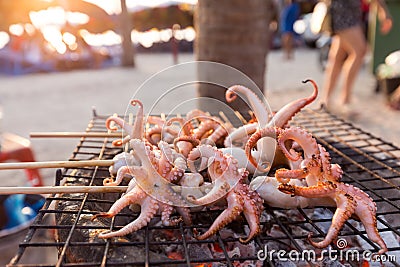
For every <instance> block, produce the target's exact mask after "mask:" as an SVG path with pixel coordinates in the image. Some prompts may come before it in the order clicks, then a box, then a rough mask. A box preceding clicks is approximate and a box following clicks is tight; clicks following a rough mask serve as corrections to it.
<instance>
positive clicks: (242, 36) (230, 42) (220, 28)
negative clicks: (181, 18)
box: [195, 0, 273, 117]
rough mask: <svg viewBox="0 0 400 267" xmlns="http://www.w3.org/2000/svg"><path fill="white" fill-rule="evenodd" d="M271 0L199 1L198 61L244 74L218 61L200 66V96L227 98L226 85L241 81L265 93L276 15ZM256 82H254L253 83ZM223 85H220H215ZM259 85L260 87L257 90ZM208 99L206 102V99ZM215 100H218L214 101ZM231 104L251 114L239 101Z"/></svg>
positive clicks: (213, 108) (210, 108) (209, 108)
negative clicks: (273, 23) (271, 19)
mask: <svg viewBox="0 0 400 267" xmlns="http://www.w3.org/2000/svg"><path fill="white" fill-rule="evenodd" d="M271 7H272V5H271V0H248V1H243V0H218V1H216V0H200V1H198V4H197V10H196V13H195V27H196V41H195V52H196V59H197V60H198V61H211V62H218V63H222V64H226V65H228V66H230V67H233V68H235V69H237V70H239V71H241V72H243V73H244V74H245V75H247V76H248V78H249V79H248V78H246V77H245V75H240V74H238V73H235V71H233V70H232V69H229V68H225V70H223V69H224V68H223V67H221V66H222V65H220V66H218V67H215V66H217V64H209V66H207V64H204V63H201V64H200V67H198V79H199V81H203V82H199V84H198V95H199V97H200V98H204V97H210V98H213V99H218V100H220V101H222V102H223V103H226V101H225V91H226V88H223V87H229V86H231V85H234V84H242V85H244V86H246V87H249V88H251V89H252V90H254V91H258V92H257V94H259V93H260V91H261V93H262V92H263V89H264V77H265V70H266V55H267V52H268V39H269V34H268V32H269V21H270V18H271V15H272V14H273V12H272V10H271ZM252 81H253V82H252ZM215 83H217V84H220V85H219V86H216V85H213V84H215ZM255 87H258V89H259V90H257V88H255ZM206 102H207V101H206ZM208 102H209V103H208V104H207V103H203V104H202V102H199V108H201V109H205V110H207V111H210V112H216V111H219V110H221V108H220V107H216V106H215V105H214V104H211V102H210V101H208ZM214 103H215V102H214ZM231 107H232V108H233V109H234V110H237V111H239V112H241V113H242V115H244V116H245V117H248V110H249V107H248V105H247V104H245V103H244V102H243V101H240V100H236V101H234V103H232V105H231Z"/></svg>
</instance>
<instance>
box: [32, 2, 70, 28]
mask: <svg viewBox="0 0 400 267" xmlns="http://www.w3.org/2000/svg"><path fill="white" fill-rule="evenodd" d="M66 16H67V15H66V12H65V11H64V9H62V8H61V7H50V8H48V9H45V10H40V11H31V12H29V17H30V19H31V21H32V24H33V25H34V26H35V27H36V28H37V29H42V28H43V27H46V26H48V25H57V26H63V25H64V24H65V22H66Z"/></svg>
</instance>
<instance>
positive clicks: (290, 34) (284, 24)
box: [279, 0, 300, 60]
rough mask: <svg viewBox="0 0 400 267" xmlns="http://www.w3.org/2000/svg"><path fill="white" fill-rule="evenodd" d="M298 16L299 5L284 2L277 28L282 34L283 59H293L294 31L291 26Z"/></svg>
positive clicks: (287, 0)
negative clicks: (278, 27)
mask: <svg viewBox="0 0 400 267" xmlns="http://www.w3.org/2000/svg"><path fill="white" fill-rule="evenodd" d="M299 16H300V5H299V3H297V2H296V1H295V0H285V3H284V7H283V10H282V13H281V16H280V22H279V26H280V29H281V34H282V47H283V50H284V58H285V59H287V60H291V59H293V46H294V36H295V34H296V33H295V31H294V29H293V24H294V23H295V21H296V20H297V19H298V18H299Z"/></svg>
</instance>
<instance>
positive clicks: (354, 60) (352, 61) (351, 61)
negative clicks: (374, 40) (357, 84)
mask: <svg viewBox="0 0 400 267" xmlns="http://www.w3.org/2000/svg"><path fill="white" fill-rule="evenodd" d="M338 35H339V36H340V38H341V40H342V42H343V47H344V49H345V51H346V52H347V54H348V56H347V58H346V60H345V62H344V64H343V87H342V92H341V102H342V104H349V103H350V100H351V92H352V88H353V85H354V81H355V79H356V77H357V74H358V72H359V71H360V68H361V66H362V64H363V62H364V55H365V53H366V51H367V42H366V40H365V37H364V34H363V32H362V28H361V26H357V27H352V28H350V29H346V30H344V31H341V32H340V33H338Z"/></svg>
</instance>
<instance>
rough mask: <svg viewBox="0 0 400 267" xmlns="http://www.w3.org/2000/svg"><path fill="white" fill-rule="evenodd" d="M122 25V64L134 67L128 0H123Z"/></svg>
mask: <svg viewBox="0 0 400 267" xmlns="http://www.w3.org/2000/svg"><path fill="white" fill-rule="evenodd" d="M120 22H121V23H120V25H121V29H120V30H121V35H122V58H121V65H122V66H123V67H134V66H135V61H134V58H133V57H134V52H133V46H132V39H131V31H132V26H131V19H130V15H129V12H128V8H127V6H126V0H121V14H120Z"/></svg>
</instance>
